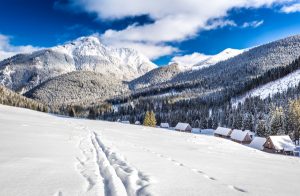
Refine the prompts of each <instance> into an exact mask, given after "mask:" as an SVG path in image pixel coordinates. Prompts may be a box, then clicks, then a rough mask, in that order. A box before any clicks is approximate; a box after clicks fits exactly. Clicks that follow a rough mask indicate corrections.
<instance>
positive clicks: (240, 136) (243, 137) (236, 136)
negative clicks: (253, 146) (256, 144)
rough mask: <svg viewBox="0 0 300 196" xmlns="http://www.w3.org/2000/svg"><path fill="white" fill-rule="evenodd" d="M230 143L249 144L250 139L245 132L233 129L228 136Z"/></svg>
mask: <svg viewBox="0 0 300 196" xmlns="http://www.w3.org/2000/svg"><path fill="white" fill-rule="evenodd" d="M230 138H231V140H232V141H235V142H239V143H242V144H249V143H250V142H251V141H252V139H251V137H250V135H249V133H248V132H247V131H242V130H239V129H234V130H233V131H232V133H231V134H230Z"/></svg>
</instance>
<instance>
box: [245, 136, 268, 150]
mask: <svg viewBox="0 0 300 196" xmlns="http://www.w3.org/2000/svg"><path fill="white" fill-rule="evenodd" d="M266 141H267V139H266V138H264V137H254V139H253V140H252V142H251V143H250V144H249V147H251V148H255V149H257V150H263V149H264V144H265V143H266Z"/></svg>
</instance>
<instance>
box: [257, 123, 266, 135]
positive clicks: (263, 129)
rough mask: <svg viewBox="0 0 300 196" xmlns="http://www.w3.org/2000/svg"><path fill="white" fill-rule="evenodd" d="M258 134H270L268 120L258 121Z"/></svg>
mask: <svg viewBox="0 0 300 196" xmlns="http://www.w3.org/2000/svg"><path fill="white" fill-rule="evenodd" d="M256 134H257V136H259V137H267V136H268V132H267V127H266V121H264V120H259V121H258V124H257V127H256Z"/></svg>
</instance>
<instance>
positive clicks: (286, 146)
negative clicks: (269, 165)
mask: <svg viewBox="0 0 300 196" xmlns="http://www.w3.org/2000/svg"><path fill="white" fill-rule="evenodd" d="M269 138H270V140H271V141H272V143H273V145H274V148H275V149H276V150H293V149H294V148H295V144H294V143H293V142H292V140H291V138H290V136H288V135H276V136H270V137H269Z"/></svg>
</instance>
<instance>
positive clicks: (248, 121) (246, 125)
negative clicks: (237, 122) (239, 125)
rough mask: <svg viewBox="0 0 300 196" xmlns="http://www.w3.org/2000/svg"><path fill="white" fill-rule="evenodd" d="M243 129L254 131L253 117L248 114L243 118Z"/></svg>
mask: <svg viewBox="0 0 300 196" xmlns="http://www.w3.org/2000/svg"><path fill="white" fill-rule="evenodd" d="M243 129H244V130H251V131H253V116H252V114H250V113H246V114H245V115H244V118H243Z"/></svg>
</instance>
